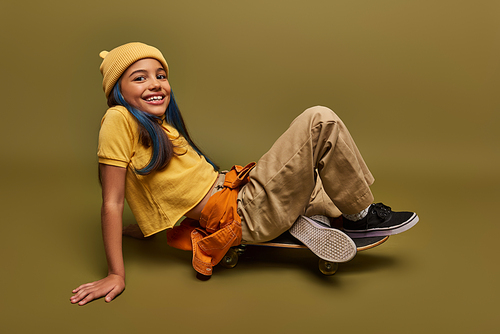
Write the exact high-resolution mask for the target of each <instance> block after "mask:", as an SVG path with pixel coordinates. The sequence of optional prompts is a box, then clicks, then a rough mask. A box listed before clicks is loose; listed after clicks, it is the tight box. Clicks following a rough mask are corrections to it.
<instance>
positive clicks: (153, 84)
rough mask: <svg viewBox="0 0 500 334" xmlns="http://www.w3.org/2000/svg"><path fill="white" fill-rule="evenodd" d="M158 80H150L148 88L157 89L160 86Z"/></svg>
mask: <svg viewBox="0 0 500 334" xmlns="http://www.w3.org/2000/svg"><path fill="white" fill-rule="evenodd" d="M160 86H161V85H160V81H158V79H156V78H154V79H153V80H152V81H151V84H150V85H149V89H150V90H158V89H159V88H160Z"/></svg>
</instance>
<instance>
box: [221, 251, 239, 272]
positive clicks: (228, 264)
mask: <svg viewBox="0 0 500 334" xmlns="http://www.w3.org/2000/svg"><path fill="white" fill-rule="evenodd" d="M237 263H238V252H237V251H236V250H235V249H234V248H229V250H228V251H227V253H226V255H224V257H223V258H222V260H221V261H220V265H221V266H223V267H224V268H229V269H231V268H234V267H235V266H236V264H237Z"/></svg>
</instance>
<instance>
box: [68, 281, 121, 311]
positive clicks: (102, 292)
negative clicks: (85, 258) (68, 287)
mask: <svg viewBox="0 0 500 334" xmlns="http://www.w3.org/2000/svg"><path fill="white" fill-rule="evenodd" d="M123 290H125V279H124V278H123V277H122V276H119V275H114V274H110V275H108V276H107V277H105V278H103V279H101V280H99V281H95V282H92V283H87V284H83V285H80V286H79V287H78V288H76V289H74V290H73V293H74V294H75V295H73V296H72V297H71V298H70V301H71V303H72V304H76V303H78V305H85V304H87V303H88V302H90V301H92V300H94V299H98V298H101V297H104V296H106V298H105V299H104V300H105V301H106V302H107V303H109V302H110V301H112V300H113V299H114V298H115V297H116V296H118V295H119V294H120V293H122V291H123Z"/></svg>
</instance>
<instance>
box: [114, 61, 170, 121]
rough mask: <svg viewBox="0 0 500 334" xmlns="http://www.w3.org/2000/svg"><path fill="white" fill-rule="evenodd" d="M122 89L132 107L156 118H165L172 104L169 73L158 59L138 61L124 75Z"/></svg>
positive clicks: (121, 81)
mask: <svg viewBox="0 0 500 334" xmlns="http://www.w3.org/2000/svg"><path fill="white" fill-rule="evenodd" d="M120 89H121V92H122V95H123V98H124V99H125V101H127V102H128V103H129V104H130V105H131V106H132V107H134V108H136V109H139V110H142V111H144V112H146V113H148V114H151V115H155V116H163V114H165V111H166V110H167V106H168V104H169V102H170V94H171V88H170V84H169V83H168V80H167V72H165V69H164V68H163V67H162V65H161V64H160V62H159V61H158V60H156V59H152V58H145V59H141V60H138V61H136V62H135V63H133V64H132V65H130V67H129V68H127V70H126V71H125V72H124V73H123V75H122V77H121V79H120Z"/></svg>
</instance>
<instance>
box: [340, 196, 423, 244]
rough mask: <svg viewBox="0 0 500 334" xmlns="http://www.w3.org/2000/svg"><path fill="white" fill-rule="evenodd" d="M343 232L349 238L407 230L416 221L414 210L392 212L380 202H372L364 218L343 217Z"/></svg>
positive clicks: (375, 235) (383, 234) (391, 233)
mask: <svg viewBox="0 0 500 334" xmlns="http://www.w3.org/2000/svg"><path fill="white" fill-rule="evenodd" d="M343 222H344V232H345V233H346V234H347V235H348V236H350V237H351V238H353V239H354V238H365V237H377V236H385V235H393V234H398V233H401V232H404V231H406V230H409V229H410V228H412V227H413V226H415V224H416V223H417V222H418V216H417V214H416V213H414V212H394V211H392V210H391V208H390V207H388V206H387V205H384V204H382V203H377V204H372V205H371V206H370V207H369V208H368V214H367V215H366V217H365V218H363V219H361V220H358V221H352V220H349V219H347V218H345V217H343Z"/></svg>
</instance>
